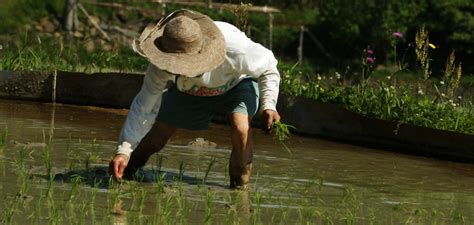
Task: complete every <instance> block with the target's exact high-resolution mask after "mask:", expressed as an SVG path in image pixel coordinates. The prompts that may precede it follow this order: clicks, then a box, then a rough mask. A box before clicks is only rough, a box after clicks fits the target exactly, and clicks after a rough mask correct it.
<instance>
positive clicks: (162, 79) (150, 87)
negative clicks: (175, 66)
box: [116, 64, 174, 157]
mask: <svg viewBox="0 0 474 225" xmlns="http://www.w3.org/2000/svg"><path fill="white" fill-rule="evenodd" d="M173 78H174V76H172V75H169V74H167V73H160V71H159V70H158V69H157V68H156V67H155V66H153V65H151V64H150V65H149V66H148V69H147V72H146V75H145V78H144V81H143V85H142V88H141V90H140V92H139V93H138V94H137V95H136V96H135V98H134V99H133V102H132V105H131V107H130V111H129V112H128V115H127V119H126V121H125V124H124V126H123V128H122V131H121V133H120V136H119V144H120V145H119V146H118V148H117V151H116V153H117V154H123V155H126V156H128V157H129V156H130V154H131V153H132V151H133V149H135V148H136V147H137V145H138V143H139V142H140V140H141V139H142V138H143V137H144V136H145V134H146V133H148V131H150V129H151V127H152V126H153V124H154V122H155V118H156V116H157V115H158V112H159V110H160V105H161V97H162V93H163V91H164V90H165V88H166V84H167V82H168V81H169V80H173Z"/></svg>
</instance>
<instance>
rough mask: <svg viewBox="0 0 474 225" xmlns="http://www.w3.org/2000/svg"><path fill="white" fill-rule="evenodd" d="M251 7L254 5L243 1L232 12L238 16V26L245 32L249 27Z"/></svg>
mask: <svg viewBox="0 0 474 225" xmlns="http://www.w3.org/2000/svg"><path fill="white" fill-rule="evenodd" d="M250 7H252V4H250V3H242V2H241V3H240V5H239V6H237V7H235V8H234V9H232V13H233V14H234V16H235V17H236V23H235V24H237V27H238V28H239V29H240V30H241V31H244V32H245V31H246V30H247V27H248V14H249V11H248V9H249V8H250Z"/></svg>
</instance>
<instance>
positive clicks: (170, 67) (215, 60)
mask: <svg viewBox="0 0 474 225" xmlns="http://www.w3.org/2000/svg"><path fill="white" fill-rule="evenodd" d="M182 15H184V16H187V17H189V18H191V19H193V20H194V21H196V22H197V23H198V24H199V26H200V28H201V32H202V38H203V43H202V48H201V50H200V51H199V52H196V53H168V52H164V51H163V50H161V49H160V48H159V45H157V44H156V42H157V40H158V39H159V38H160V37H162V35H163V30H164V29H163V28H164V25H166V22H167V21H169V20H170V19H172V18H174V17H176V16H182ZM139 41H140V43H139V46H140V50H141V52H142V53H143V55H144V56H145V57H146V58H147V59H148V61H150V63H152V64H153V65H155V66H156V67H158V68H159V69H162V70H166V71H168V72H170V73H173V74H179V75H184V76H188V77H195V76H198V75H200V74H202V73H205V72H209V71H211V70H213V69H215V68H216V67H217V66H219V65H220V64H222V63H223V61H224V58H225V39H224V36H223V35H222V33H221V31H220V30H219V28H218V27H217V26H216V25H215V24H214V22H213V21H212V19H210V18H209V17H208V16H206V15H203V14H201V13H197V12H194V11H190V10H179V11H176V12H174V13H172V14H170V16H168V17H166V18H165V19H164V20H163V21H160V22H159V23H158V24H157V25H156V26H154V27H147V28H145V30H144V31H143V33H142V36H141V37H140V40H139Z"/></svg>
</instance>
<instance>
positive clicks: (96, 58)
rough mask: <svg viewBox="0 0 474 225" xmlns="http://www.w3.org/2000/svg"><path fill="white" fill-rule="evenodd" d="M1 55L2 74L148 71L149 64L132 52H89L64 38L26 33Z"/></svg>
mask: <svg viewBox="0 0 474 225" xmlns="http://www.w3.org/2000/svg"><path fill="white" fill-rule="evenodd" d="M20 38H21V39H20V40H17V41H16V42H8V43H7V44H4V45H3V50H1V51H0V70H49V71H54V70H62V71H76V72H89V73H90V72H106V71H119V72H137V71H145V69H146V66H147V61H146V59H144V58H143V57H141V56H139V55H136V54H135V53H134V52H133V51H132V50H131V49H130V48H128V47H126V46H121V45H117V46H116V47H115V48H113V49H112V50H110V51H104V50H103V49H101V48H97V49H95V50H94V51H87V50H86V48H85V47H84V44H85V43H82V42H80V41H76V40H71V41H70V42H69V43H68V42H65V41H64V40H63V39H62V38H61V37H40V36H37V35H36V34H33V33H32V34H29V33H25V34H24V35H22V36H21V37H20Z"/></svg>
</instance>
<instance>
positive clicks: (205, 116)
mask: <svg viewBox="0 0 474 225" xmlns="http://www.w3.org/2000/svg"><path fill="white" fill-rule="evenodd" d="M258 100H259V90H258V83H257V82H256V81H255V80H252V79H245V80H243V81H241V82H240V83H239V84H237V85H236V86H235V87H233V88H232V89H230V90H229V91H227V92H226V93H224V94H222V95H217V96H211V97H201V96H194V95H190V94H187V93H183V92H181V91H179V90H178V88H177V87H176V85H173V86H172V87H170V88H169V89H168V91H167V92H165V93H164V94H163V99H162V101H161V107H160V112H159V113H158V117H157V119H156V120H158V121H160V122H163V123H166V124H169V125H173V126H175V127H178V128H184V129H189V130H203V129H207V127H208V126H209V122H210V121H211V119H212V117H213V115H214V114H215V113H216V112H217V111H218V112H225V113H226V114H227V115H230V114H232V113H242V114H245V115H248V116H254V115H255V114H256V113H257V110H258Z"/></svg>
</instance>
